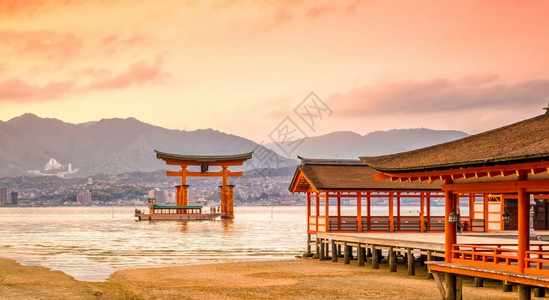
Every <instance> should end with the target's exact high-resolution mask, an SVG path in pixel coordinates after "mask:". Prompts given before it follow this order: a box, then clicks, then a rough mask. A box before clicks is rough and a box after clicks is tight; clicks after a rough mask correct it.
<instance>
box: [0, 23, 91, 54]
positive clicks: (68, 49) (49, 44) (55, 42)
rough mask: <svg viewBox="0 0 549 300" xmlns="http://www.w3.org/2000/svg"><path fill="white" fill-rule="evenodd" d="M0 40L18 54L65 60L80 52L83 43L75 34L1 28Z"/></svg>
mask: <svg viewBox="0 0 549 300" xmlns="http://www.w3.org/2000/svg"><path fill="white" fill-rule="evenodd" d="M0 40H1V41H2V43H3V46H4V47H6V46H7V47H10V48H11V49H12V51H13V52H14V54H17V55H22V54H25V55H35V56H38V57H40V58H44V57H47V58H48V59H63V60H66V59H67V58H69V57H72V56H74V55H76V54H77V53H79V52H80V51H81V49H82V43H83V42H82V40H81V39H80V38H77V37H76V36H74V35H73V34H63V33H59V32H55V31H51V30H35V31H18V30H0Z"/></svg>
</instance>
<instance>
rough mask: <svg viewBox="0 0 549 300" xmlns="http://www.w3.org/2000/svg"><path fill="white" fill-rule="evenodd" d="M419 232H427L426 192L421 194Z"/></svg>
mask: <svg viewBox="0 0 549 300" xmlns="http://www.w3.org/2000/svg"><path fill="white" fill-rule="evenodd" d="M419 231H421V232H425V192H421V193H420V194H419Z"/></svg>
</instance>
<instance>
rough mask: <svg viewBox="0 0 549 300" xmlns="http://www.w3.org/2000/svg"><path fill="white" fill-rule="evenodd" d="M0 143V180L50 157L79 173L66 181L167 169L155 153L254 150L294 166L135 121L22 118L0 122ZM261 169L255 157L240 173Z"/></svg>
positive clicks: (238, 141) (244, 143)
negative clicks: (74, 122) (261, 155)
mask: <svg viewBox="0 0 549 300" xmlns="http://www.w3.org/2000/svg"><path fill="white" fill-rule="evenodd" d="M0 145H1V146H0V177H5V176H21V175H31V173H29V170H38V169H44V167H45V165H46V163H48V161H50V158H55V159H56V160H57V161H58V162H59V163H60V164H62V165H63V166H66V165H68V164H71V168H72V169H73V170H74V169H78V170H79V171H78V172H76V173H74V174H71V175H69V176H71V177H82V176H90V175H94V174H100V173H104V174H118V173H124V172H132V171H141V172H150V171H155V170H159V169H166V166H165V164H164V162H163V161H160V160H158V159H157V158H156V156H155V153H154V152H153V150H154V149H156V150H160V151H164V152H170V153H180V154H196V155H218V154H219V155H221V154H238V153H246V152H250V151H252V150H254V151H255V152H256V153H257V152H263V156H265V154H269V155H272V156H273V157H275V158H274V159H273V161H276V162H277V164H276V166H277V167H288V166H295V165H296V164H297V162H296V161H295V160H290V159H287V158H283V157H280V156H278V155H277V154H276V153H274V152H272V151H271V150H268V149H266V148H264V147H263V146H260V145H258V144H257V143H255V142H253V141H251V140H248V139H245V138H242V137H238V136H235V135H231V134H226V133H222V132H219V131H216V130H212V129H204V130H195V131H182V130H169V129H165V128H162V127H158V126H153V125H150V124H146V123H143V122H140V121H138V120H136V119H134V118H128V119H103V120H101V121H97V122H88V123H82V124H70V123H65V122H63V121H60V120H57V119H45V118H40V117H38V116H36V115H33V114H25V115H22V116H20V117H16V118H13V119H11V120H9V121H7V122H0ZM265 167H269V166H268V165H266V164H265V163H264V162H263V161H259V158H257V157H254V158H253V159H252V160H250V161H248V162H246V164H245V167H244V169H252V168H265ZM172 169H173V168H172ZM51 171H52V170H50V172H51Z"/></svg>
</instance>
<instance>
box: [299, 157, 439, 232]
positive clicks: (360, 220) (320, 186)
mask: <svg viewBox="0 0 549 300" xmlns="http://www.w3.org/2000/svg"><path fill="white" fill-rule="evenodd" d="M299 158H300V159H301V164H300V165H299V166H298V167H297V168H296V171H295V173H294V176H293V179H292V181H291V183H290V187H289V190H290V192H291V193H304V194H306V196H307V220H308V222H307V232H308V233H309V234H317V233H322V232H401V231H415V232H427V231H443V230H444V215H442V214H441V215H436V214H432V213H431V205H432V204H434V203H436V202H442V201H443V199H444V194H443V193H442V192H441V189H440V184H429V183H427V182H413V183H404V184H397V182H390V181H376V180H374V174H376V173H377V171H376V170H374V169H372V168H370V167H368V166H366V165H365V164H363V163H362V162H361V161H360V160H358V159H356V160H353V159H307V158H302V157H299ZM401 203H407V206H406V207H407V208H409V207H410V206H413V207H414V212H413V213H412V214H409V213H407V214H403V213H402V211H401ZM379 208H382V209H379Z"/></svg>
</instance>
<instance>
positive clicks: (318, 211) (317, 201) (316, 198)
mask: <svg viewBox="0 0 549 300" xmlns="http://www.w3.org/2000/svg"><path fill="white" fill-rule="evenodd" d="M315 214H316V232H318V215H319V214H320V196H319V194H318V192H315Z"/></svg>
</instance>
